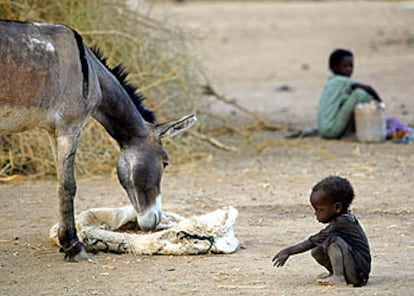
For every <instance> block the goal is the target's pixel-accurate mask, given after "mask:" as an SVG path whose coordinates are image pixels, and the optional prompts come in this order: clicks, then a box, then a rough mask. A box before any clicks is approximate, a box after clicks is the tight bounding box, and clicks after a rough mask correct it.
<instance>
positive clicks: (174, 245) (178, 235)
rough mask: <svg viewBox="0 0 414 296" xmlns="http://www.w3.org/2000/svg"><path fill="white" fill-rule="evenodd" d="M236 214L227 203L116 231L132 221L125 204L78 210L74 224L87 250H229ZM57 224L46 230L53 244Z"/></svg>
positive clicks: (188, 252) (233, 246)
mask: <svg viewBox="0 0 414 296" xmlns="http://www.w3.org/2000/svg"><path fill="white" fill-rule="evenodd" d="M237 216H238V211H237V209H235V208H233V207H231V206H229V207H223V208H220V209H217V210H215V211H214V212H210V213H207V214H204V215H201V216H193V217H191V218H184V217H182V216H180V215H177V214H174V213H168V212H164V213H163V217H162V219H161V223H160V225H159V226H158V227H157V230H156V231H155V232H140V231H138V232H139V233H131V232H130V231H128V232H119V231H117V230H118V229H119V228H121V227H122V226H124V225H125V224H127V223H130V222H136V217H137V216H136V212H135V210H134V208H133V207H132V206H127V207H122V208H95V209H90V210H88V211H85V212H82V213H81V214H79V215H78V216H77V217H76V226H77V230H78V236H79V239H80V240H81V241H82V242H83V243H84V244H85V245H86V248H87V250H88V251H109V252H116V253H133V254H136V255H191V254H194V255H196V254H205V253H233V252H235V251H237V249H238V248H239V245H240V241H239V239H238V238H237V237H236V235H235V234H234V230H233V225H234V223H235V221H236V218H237ZM58 227H59V224H55V225H53V226H52V228H51V229H50V238H51V239H52V240H53V241H54V242H55V243H56V244H57V245H59V240H58V238H57V231H58Z"/></svg>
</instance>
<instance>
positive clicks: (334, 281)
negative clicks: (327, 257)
mask: <svg viewBox="0 0 414 296" xmlns="http://www.w3.org/2000/svg"><path fill="white" fill-rule="evenodd" d="M316 282H317V283H318V284H319V285H323V286H332V285H346V281H345V279H344V277H342V276H335V275H331V276H328V277H326V278H324V279H321V278H319V279H317V280H316Z"/></svg>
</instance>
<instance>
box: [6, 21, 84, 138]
mask: <svg viewBox="0 0 414 296" xmlns="http://www.w3.org/2000/svg"><path fill="white" fill-rule="evenodd" d="M77 36H78V35H77V34H76V33H75V32H74V31H73V30H72V29H70V28H69V27H66V26H63V25H52V24H40V23H28V22H17V21H8V20H0V53H1V54H0V133H9V132H19V131H24V130H28V129H30V128H33V127H36V126H40V127H45V128H48V129H49V130H52V129H54V128H56V125H58V123H59V122H62V121H73V120H78V119H77V118H78V117H79V116H80V115H82V113H84V112H83V111H82V109H80V108H83V109H85V106H82V104H85V102H82V101H83V99H84V91H85V90H84V88H85V85H87V80H85V79H87V75H86V76H85V72H86V73H87V64H86V62H85V63H84V64H83V63H82V56H83V55H84V53H83V52H82V50H84V47H83V44H82V40H81V39H80V37H79V38H77ZM82 66H83V68H82ZM85 67H86V71H85Z"/></svg>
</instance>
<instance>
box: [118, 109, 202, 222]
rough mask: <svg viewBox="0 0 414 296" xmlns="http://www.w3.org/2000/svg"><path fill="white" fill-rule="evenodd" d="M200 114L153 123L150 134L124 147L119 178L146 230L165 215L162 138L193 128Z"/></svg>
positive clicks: (119, 165)
mask: <svg viewBox="0 0 414 296" xmlns="http://www.w3.org/2000/svg"><path fill="white" fill-rule="evenodd" d="M196 121H197V118H196V117H195V115H190V116H186V117H183V118H181V119H179V120H177V121H171V122H167V123H163V124H159V125H149V134H148V136H146V137H143V138H140V139H137V141H134V144H133V145H130V146H126V147H123V148H122V150H121V154H120V156H119V159H118V165H117V168H118V178H119V181H120V182H121V184H122V186H123V187H124V188H125V190H126V191H127V193H128V197H129V199H130V200H131V203H132V204H133V206H134V208H135V210H136V211H137V213H138V225H139V226H140V228H141V229H142V230H153V229H155V227H156V226H157V225H158V223H159V222H160V219H161V179H162V174H163V171H164V169H165V167H166V166H167V165H168V155H167V152H166V151H165V150H164V147H163V145H162V141H161V139H162V138H163V137H173V136H175V135H177V134H178V133H180V132H182V131H184V130H186V129H188V128H190V127H191V126H192V125H193V124H194V123H195V122H196Z"/></svg>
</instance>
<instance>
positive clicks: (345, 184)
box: [312, 176, 354, 210]
mask: <svg viewBox="0 0 414 296" xmlns="http://www.w3.org/2000/svg"><path fill="white" fill-rule="evenodd" d="M318 190H322V191H324V192H325V193H326V194H327V195H329V196H330V197H331V198H332V199H333V201H334V202H341V203H342V205H343V206H344V210H347V209H348V207H349V205H350V204H351V202H352V200H353V199H354V189H353V188H352V185H351V183H349V181H348V180H347V179H345V178H342V177H339V176H329V177H326V178H325V179H323V180H322V181H320V182H318V183H317V184H316V185H315V186H313V188H312V192H315V191H318Z"/></svg>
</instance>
